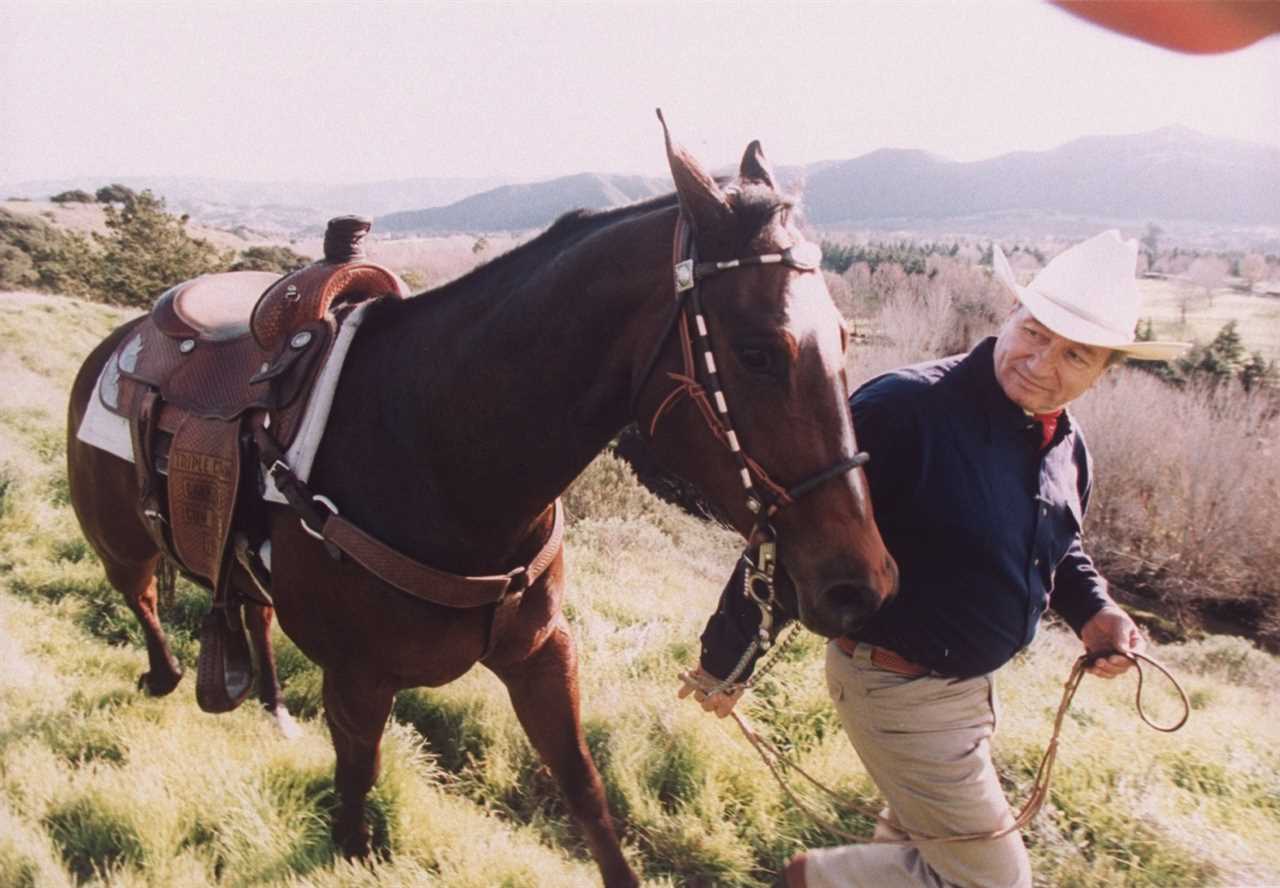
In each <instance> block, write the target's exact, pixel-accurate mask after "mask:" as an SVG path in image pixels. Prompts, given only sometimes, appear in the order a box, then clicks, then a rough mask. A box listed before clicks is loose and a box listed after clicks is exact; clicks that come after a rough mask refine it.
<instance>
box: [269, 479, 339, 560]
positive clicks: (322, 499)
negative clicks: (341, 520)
mask: <svg viewBox="0 0 1280 888" xmlns="http://www.w3.org/2000/svg"><path fill="white" fill-rule="evenodd" d="M276 462H277V463H278V462H280V460H276ZM272 468H275V466H272ZM311 499H313V500H315V501H316V502H318V503H319V504H320V505H322V506H324V507H325V508H326V509H328V510H329V512H330V514H332V515H337V514H338V507H337V506H335V505H334V504H333V500H331V499H329V498H328V497H327V496H321V495H320V494H318V493H317V494H313V495H312V497H311ZM298 523H299V524H300V525H302V529H303V530H305V531H306V532H307V533H308V534H309V535H310V536H313V537H315V538H316V539H318V540H322V541H323V540H324V534H322V533H320V532H319V531H317V530H312V529H311V528H310V527H308V526H307V521H306V519H305V518H299V519H298Z"/></svg>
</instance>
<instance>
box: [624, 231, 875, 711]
mask: <svg viewBox="0 0 1280 888" xmlns="http://www.w3.org/2000/svg"><path fill="white" fill-rule="evenodd" d="M805 252H807V251H805ZM674 254H675V256H674V265H675V305H674V307H673V308H672V312H671V316H670V318H669V320H668V321H667V323H666V325H665V327H664V330H663V333H662V336H661V338H659V340H658V343H657V345H656V346H655V348H654V351H653V354H652V355H651V356H650V357H649V360H648V362H647V363H646V365H645V368H644V372H643V373H642V374H641V377H640V382H639V384H638V385H637V386H636V389H635V395H634V396H633V399H632V414H633V415H636V414H637V411H636V409H635V408H636V406H637V405H636V400H637V399H638V398H639V395H640V392H641V391H643V389H644V386H645V383H647V382H648V380H649V377H650V376H652V375H653V370H654V367H655V366H656V365H657V363H658V358H659V356H660V355H661V353H662V349H663V347H664V346H665V344H666V341H667V339H668V337H670V335H671V331H672V329H673V328H675V327H676V326H677V325H678V326H679V328H680V345H681V353H682V355H683V358H684V372H683V373H675V372H671V373H668V374H667V375H668V376H669V377H670V378H671V379H672V380H674V381H675V382H676V383H677V385H676V387H675V388H674V389H673V390H672V391H671V393H670V394H669V395H667V397H666V398H664V399H663V401H662V403H661V404H659V405H658V409H657V410H656V411H654V414H653V418H652V419H650V421H649V428H648V437H649V438H650V439H652V438H653V435H654V432H655V430H656V429H657V426H658V420H660V419H661V418H662V416H663V414H664V413H666V411H667V410H668V409H670V408H671V406H672V405H673V404H674V403H675V402H676V401H677V400H678V399H679V397H680V396H681V395H688V396H689V397H690V398H691V399H692V400H693V402H694V403H695V404H696V405H697V406H698V409H699V412H700V413H701V414H702V418H703V420H704V421H705V422H706V424H707V427H708V428H710V429H711V432H712V434H713V435H715V437H716V438H717V439H718V440H719V441H720V442H721V443H722V444H724V445H725V446H726V447H727V448H728V449H729V451H730V452H731V453H732V454H733V457H734V459H735V460H736V461H737V463H738V477H739V479H740V480H741V481H742V488H743V493H744V495H745V496H746V505H747V509H748V510H750V512H751V513H752V514H753V515H755V516H756V520H755V524H754V525H753V526H752V528H751V533H750V534H749V536H748V537H747V548H746V549H745V550H744V551H743V553H742V559H743V561H744V562H745V563H746V573H745V575H744V580H743V593H744V594H745V595H746V596H747V597H749V598H751V599H752V600H753V601H754V602H755V603H756V605H757V606H758V607H759V608H760V630H759V632H758V634H757V638H756V639H755V641H753V642H752V646H751V648H749V649H748V651H747V652H745V653H744V654H743V657H742V659H741V660H740V661H739V664H738V667H737V668H735V669H734V671H733V674H731V675H730V676H729V677H728V678H726V679H725V680H724V682H722V685H724V686H729V685H732V684H734V683H736V682H737V679H738V677H739V675H741V673H742V671H743V670H744V669H745V668H746V665H747V663H749V662H750V658H751V657H752V656H753V655H754V654H755V652H756V650H761V651H763V650H767V649H768V648H769V646H770V645H771V644H772V634H771V629H772V626H773V606H774V605H775V604H776V602H777V596H776V595H775V592H774V571H775V568H776V567H777V534H776V532H775V531H774V528H773V523H772V520H771V519H772V518H773V516H774V515H775V514H777V512H778V510H779V509H781V508H782V507H783V506H788V505H790V504H792V503H794V502H795V501H796V500H797V499H799V498H800V497H802V496H804V495H805V494H807V493H811V492H812V491H814V490H816V489H818V488H819V487H821V486H822V485H823V484H825V483H826V482H827V481H830V480H832V479H834V478H839V477H840V476H842V475H844V474H845V473H847V472H849V471H851V470H853V469H856V468H858V467H859V466H863V465H866V464H867V462H868V461H870V456H868V455H867V454H866V453H855V454H854V455H853V456H851V457H849V458H848V459H844V460H841V461H840V462H838V463H836V464H835V465H832V466H829V467H828V468H825V469H822V470H821V471H819V472H816V473H814V474H813V475H810V476H809V477H808V478H805V479H804V480H803V481H801V482H799V483H798V484H795V485H793V486H792V487H790V488H787V487H783V486H782V485H780V484H778V483H777V482H775V481H774V480H773V479H772V478H770V477H769V473H768V472H766V471H765V470H764V468H763V467H762V466H761V465H760V464H759V463H758V462H756V461H755V460H754V459H752V458H751V456H750V455H749V454H748V453H747V452H746V451H745V450H743V449H742V446H741V444H740V442H739V441H738V435H737V433H736V432H735V431H734V429H733V420H732V418H731V416H730V414H729V404H728V401H727V400H726V398H725V394H724V389H723V387H722V386H721V385H720V375H719V373H718V372H717V370H716V361H715V356H714V354H713V353H712V348H711V334H710V331H709V329H708V327H707V321H706V314H705V312H703V310H702V295H701V293H700V288H699V284H701V283H702V281H704V280H706V279H707V278H709V277H714V276H715V275H718V274H721V273H723V272H727V271H732V270H734V269H739V268H748V267H751V266H756V265H785V266H786V267H788V268H791V269H794V270H795V271H798V272H801V273H809V272H816V271H817V270H818V268H819V264H820V263H819V262H818V261H814V260H813V259H812V258H811V257H808V256H804V255H802V254H801V253H800V251H797V250H796V249H795V248H794V247H788V248H787V249H785V250H783V251H782V252H780V253H760V254H756V255H753V256H743V257H741V258H738V259H729V260H725V261H722V262H699V261H698V260H697V249H696V245H695V243H694V238H693V229H692V227H691V226H690V225H689V224H688V221H687V220H686V218H685V215H684V213H683V212H681V213H680V214H679V216H678V217H677V220H676V230H675V246H674ZM691 327H692V328H693V329H694V330H696V336H693V335H691V334H690V328H691ZM695 342H696V345H697V349H698V352H699V354H700V356H701V358H702V360H701V361H695V360H694V354H693V352H694V344H695ZM708 392H710V395H711V397H710V399H708V397H707V393H708ZM713 403H714V407H713V406H712V404H713ZM755 479H759V486H757V483H756V480H755ZM760 488H763V489H764V492H763V493H762V492H761V489H760ZM752 548H755V549H756V557H755V559H754V560H753V559H752V557H751V555H750V553H751V550H752Z"/></svg>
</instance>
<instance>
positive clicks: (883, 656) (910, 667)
mask: <svg viewBox="0 0 1280 888" xmlns="http://www.w3.org/2000/svg"><path fill="white" fill-rule="evenodd" d="M858 645H862V646H863V647H869V648H871V662H872V663H874V664H875V665H877V666H879V667H880V668H881V669H885V670H888V671H889V672H896V673H897V674H898V675H909V676H911V677H912V678H919V677H920V676H922V675H928V674H929V673H930V672H931V671H932V670H931V669H930V668H929V667H928V666H921V665H920V664H919V663H913V662H911V661H910V660H908V659H907V658H906V657H903V656H901V655H899V654H895V653H894V652H893V651H891V650H889V649H888V648H882V647H876V646H875V645H874V644H867V643H866V642H864V641H854V640H853V639H852V638H837V639H836V647H838V648H840V650H842V651H844V652H845V653H846V654H848V655H849V656H850V657H852V656H853V652H854V651H855V650H857V648H858Z"/></svg>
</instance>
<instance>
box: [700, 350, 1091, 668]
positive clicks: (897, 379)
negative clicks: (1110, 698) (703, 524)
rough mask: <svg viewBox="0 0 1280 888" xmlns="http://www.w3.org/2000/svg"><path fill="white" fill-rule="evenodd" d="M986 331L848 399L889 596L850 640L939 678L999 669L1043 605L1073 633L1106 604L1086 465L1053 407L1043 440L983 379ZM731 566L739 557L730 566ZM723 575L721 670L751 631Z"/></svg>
mask: <svg viewBox="0 0 1280 888" xmlns="http://www.w3.org/2000/svg"><path fill="white" fill-rule="evenodd" d="M994 346H995V340H994V339H987V340H985V341H983V342H982V343H980V344H979V345H978V346H977V347H976V348H975V349H974V350H973V351H972V352H970V353H969V354H968V355H960V356H956V357H951V358H945V359H943V360H941V361H932V362H929V363H927V364H918V365H915V366H912V367H906V368H903V369H900V370H895V371H893V372H891V373H886V374H884V375H883V376H879V377H876V378H875V379H872V380H871V381H870V382H867V383H866V384H865V385H863V386H862V387H861V388H859V389H858V390H857V391H856V392H854V394H853V397H851V398H850V399H849V404H850V407H851V408H852V410H853V424H854V430H855V432H856V433H857V436H858V442H859V444H860V445H861V446H862V448H863V449H864V450H866V451H867V452H868V453H869V454H870V455H871V462H870V464H869V465H868V466H867V468H866V473H867V480H868V483H869V484H870V487H871V502H872V505H873V507H874V509H875V517H876V523H877V524H878V525H879V527H880V533H881V535H882V536H883V538H884V541H885V545H886V546H887V547H888V549H889V552H890V553H891V554H892V555H893V557H894V559H895V560H896V561H897V563H898V568H899V571H900V572H901V585H900V588H899V592H898V595H897V597H896V598H895V599H893V600H892V601H891V602H890V603H889V604H888V605H886V606H885V607H884V608H882V609H881V610H880V611H879V612H878V613H877V614H876V615H874V616H873V617H872V618H871V619H870V620H869V621H868V622H867V624H866V625H865V626H864V627H863V628H862V629H860V630H859V631H858V632H857V633H856V635H855V636H854V637H855V638H856V639H857V640H859V641H865V642H868V643H870V644H875V645H878V646H880V647H885V648H889V649H890V650H892V651H895V652H897V653H898V654H900V655H902V656H903V657H906V658H907V659H908V660H912V661H914V662H916V663H921V664H924V665H926V666H928V667H930V668H932V669H933V670H935V671H936V672H938V673H941V674H943V675H950V676H962V677H967V676H972V675H979V674H982V673H984V672H990V671H992V670H994V669H997V668H999V667H1000V666H1002V665H1004V664H1005V663H1006V662H1008V660H1009V659H1010V658H1011V657H1013V655H1014V654H1015V653H1017V652H1018V651H1019V650H1021V649H1022V648H1024V647H1025V646H1026V645H1027V644H1029V643H1030V642H1031V639H1032V638H1033V637H1035V632H1036V626H1037V624H1038V623H1039V621H1040V616H1041V615H1042V614H1043V613H1044V611H1045V608H1046V606H1048V605H1050V604H1052V606H1053V608H1054V610H1056V611H1057V612H1058V613H1060V614H1061V615H1062V616H1063V618H1064V619H1065V620H1066V621H1067V623H1068V624H1070V626H1071V627H1072V628H1073V629H1074V630H1075V631H1076V632H1077V633H1079V631H1080V629H1081V627H1082V626H1083V625H1084V624H1085V623H1086V622H1088V620H1089V618H1090V617H1092V616H1093V615H1094V614H1096V613H1097V612H1098V611H1099V610H1100V609H1101V608H1102V607H1103V606H1104V605H1105V604H1107V603H1109V602H1110V598H1109V597H1108V595H1107V585H1106V581H1105V580H1104V579H1103V578H1102V577H1101V576H1100V575H1099V574H1098V572H1097V570H1095V569H1094V566H1093V562H1092V560H1090V558H1089V556H1088V555H1087V554H1085V551H1084V548H1083V546H1082V545H1081V538H1080V531H1081V528H1082V527H1083V524H1084V513H1085V508H1086V507H1087V506H1088V503H1089V491H1090V487H1091V484H1092V481H1091V469H1092V461H1091V459H1090V457H1089V451H1088V449H1087V448H1086V446H1085V442H1084V437H1083V436H1082V435H1081V433H1080V429H1079V428H1077V427H1076V425H1075V423H1074V422H1073V421H1072V419H1071V415H1070V413H1069V412H1068V413H1064V414H1063V415H1062V417H1061V418H1060V419H1059V421H1058V427H1057V430H1056V432H1055V434H1054V437H1053V439H1052V440H1051V441H1050V443H1049V446H1048V447H1047V448H1045V449H1044V450H1041V446H1040V445H1041V432H1040V427H1039V426H1038V425H1037V424H1036V423H1035V422H1034V421H1033V420H1032V419H1031V418H1030V417H1028V416H1027V415H1026V414H1025V413H1024V412H1023V411H1022V409H1021V408H1019V407H1018V406H1017V405H1016V404H1014V403H1013V402H1012V401H1010V400H1009V399H1008V398H1007V397H1006V396H1005V394H1004V391H1003V390H1002V389H1001V388H1000V384H999V382H997V380H996V376H995V362H994V356H993V353H994ZM739 570H741V566H740V567H739ZM740 590H741V580H740V577H739V575H738V574H737V573H736V572H735V575H734V577H733V578H731V579H730V581H729V583H728V585H727V586H726V587H725V591H724V593H723V594H722V595H721V599H720V606H719V607H718V609H717V611H716V613H715V614H714V615H713V616H712V618H711V620H710V621H709V622H708V624H707V628H706V631H705V632H704V633H703V636H702V643H703V644H702V658H701V660H702V667H703V668H704V669H706V670H707V671H708V672H710V673H711V674H712V675H716V676H719V677H721V678H723V677H724V676H726V675H728V673H729V672H730V671H731V670H732V668H733V666H734V664H735V663H736V662H737V660H738V658H739V657H740V656H741V654H742V651H743V650H744V649H745V648H746V647H747V645H748V644H749V642H750V639H751V638H752V637H754V634H755V629H756V627H757V626H758V625H759V612H758V610H757V608H756V606H755V605H754V604H752V603H750V602H749V601H746V600H745V599H744V598H743V596H742V594H741V591H740Z"/></svg>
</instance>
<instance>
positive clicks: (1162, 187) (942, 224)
mask: <svg viewBox="0 0 1280 888" xmlns="http://www.w3.org/2000/svg"><path fill="white" fill-rule="evenodd" d="M778 172H779V178H780V179H781V180H782V181H783V182H784V184H792V183H795V184H796V187H798V188H801V189H802V190H803V198H804V206H805V213H806V218H807V219H808V221H809V222H810V223H812V224H814V225H817V226H819V227H826V228H839V227H868V228H878V229H892V228H904V229H910V228H917V229H921V228H932V229H933V230H947V231H952V232H957V233H960V232H966V233H974V234H980V233H985V234H987V235H990V236H998V235H1001V234H1004V233H1006V232H1008V231H1019V230H1020V231H1023V232H1024V233H1026V234H1031V233H1032V232H1031V231H1029V230H1028V228H1029V227H1030V228H1034V229H1036V230H1037V233H1040V232H1042V233H1050V232H1059V233H1083V232H1087V231H1090V230H1093V229H1094V228H1096V227H1097V225H1099V224H1117V223H1124V222H1129V223H1131V224H1141V223H1145V222H1147V221H1159V222H1165V223H1169V224H1170V225H1171V226H1176V227H1177V230H1178V231H1179V232H1182V233H1188V232H1191V231H1193V230H1194V229H1195V228H1196V227H1197V226H1199V227H1206V226H1208V227H1212V226H1231V227H1235V228H1244V227H1249V226H1272V227H1274V226H1280V148H1275V147H1269V146H1263V145H1250V144H1247V143H1242V142H1234V141H1230V140H1225V139H1215V138H1211V137H1209V136H1205V135H1202V134H1200V133H1197V132H1194V131H1193V130H1189V129H1186V128H1183V127H1168V128H1165V129H1160V130H1155V131H1153V132H1149V133H1140V134H1136V135H1125V136H1089V137H1086V138H1082V139H1077V140H1075V141H1073V142H1069V143H1067V144H1065V145H1062V146H1060V147H1058V148H1054V149H1051V150H1048V151H1019V152H1014V153H1011V154H1004V155H1001V156H999V157H994V158H990V159H987V160H980V161H972V162H959V161H954V160H948V159H947V158H944V157H939V156H938V155H935V154H930V153H928V152H925V151H918V150H907V149H894V148H882V149H879V150H877V151H872V152H870V153H869V154H864V155H862V156H861V157H857V158H853V159H851V160H827V161H822V162H819V163H813V164H810V165H808V166H807V167H789V168H785V169H784V168H780V169H779V171H778ZM670 188H671V183H670V182H669V181H666V180H661V179H646V178H642V177H637V176H609V175H597V174H583V175H578V176H566V177H564V178H561V179H552V180H550V181H547V182H538V183H534V184H528V185H507V186H503V187H501V188H496V189H493V190H492V191H487V192H484V193H481V194H475V195H472V196H470V197H467V198H464V199H463V200H460V201H458V202H457V203H454V204H450V205H448V206H443V207H435V208H429V209H423V210H418V211H415V212H404V213H395V214H392V215H389V216H385V217H382V218H380V219H379V220H378V230H380V231H382V232H384V233H386V232H393V231H394V232H400V233H406V234H407V233H432V232H441V231H471V232H483V231H512V230H520V229H523V228H540V227H542V226H545V225H547V224H549V223H550V222H551V221H553V220H554V219H555V217H556V216H558V215H559V214H561V213H563V212H565V211H567V210H570V209H574V208H576V207H584V208H588V209H601V208H604V207H611V206H617V205H618V204H620V203H625V202H628V201H631V200H638V199H640V198H643V197H648V196H650V195H652V194H656V193H660V192H662V191H664V190H669V189H670ZM1188 236H1189V237H1194V235H1190V234H1188ZM1267 237H1272V235H1271V234H1268V235H1267ZM1200 239H1201V241H1202V242H1204V241H1203V237H1201V238H1200ZM1206 243H1207V242H1206Z"/></svg>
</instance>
